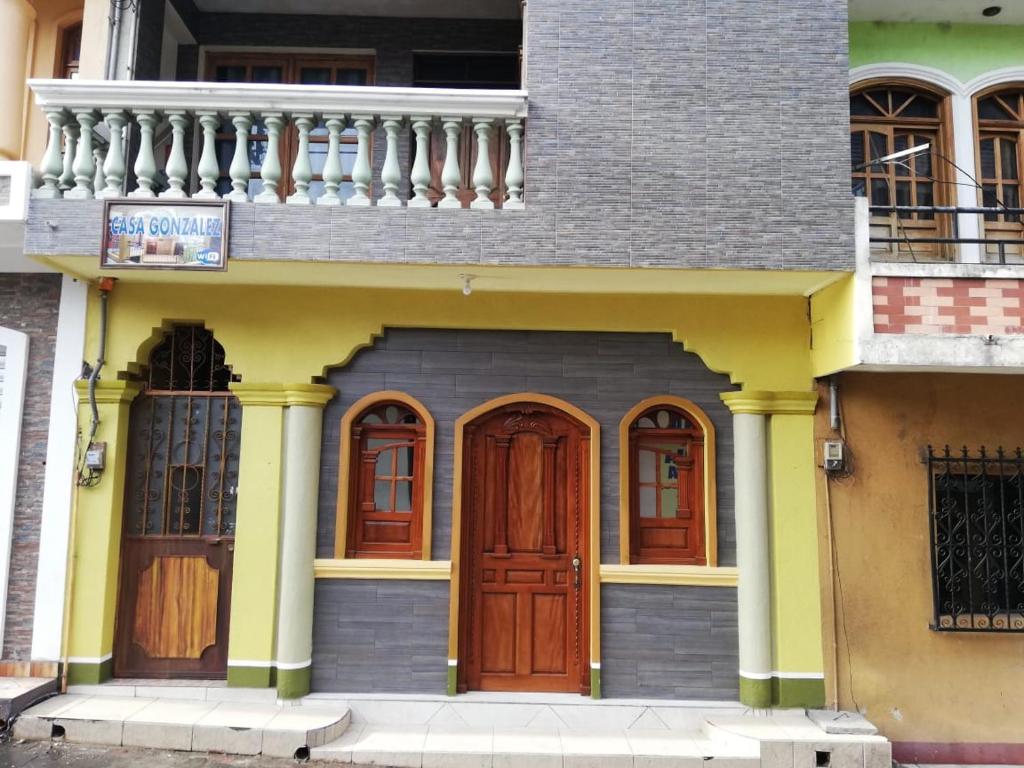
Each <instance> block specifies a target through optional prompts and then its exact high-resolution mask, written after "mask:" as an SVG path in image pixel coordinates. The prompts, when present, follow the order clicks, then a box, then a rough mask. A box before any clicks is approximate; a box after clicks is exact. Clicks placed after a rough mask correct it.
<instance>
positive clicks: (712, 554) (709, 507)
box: [619, 395, 718, 568]
mask: <svg viewBox="0 0 1024 768" xmlns="http://www.w3.org/2000/svg"><path fill="white" fill-rule="evenodd" d="M656 405H670V406H674V407H675V408H679V409H680V410H682V411H686V412H687V413H688V414H690V415H691V416H693V418H694V420H695V421H696V422H697V423H698V424H700V427H701V429H703V430H704V554H705V556H706V557H707V567H709V568H714V567H716V566H717V565H718V482H717V480H716V478H715V456H716V450H717V449H716V446H715V425H714V424H712V423H711V419H709V418H708V415H707V414H706V413H704V410H703V409H702V408H701V407H700V406H699V405H697V404H696V403H695V402H693V401H692V400H687V399H686V398H684V397H675V396H674V395H657V396H655V397H648V398H646V399H644V400H641V401H640V402H639V403H637V404H636V405H634V406H633V407H632V408H630V409H629V410H628V411H627V412H626V415H625V416H623V417H622V421H620V422H619V563H620V564H621V565H629V564H630V562H629V553H630V546H629V545H630V541H629V425H630V424H632V423H633V422H634V421H635V420H636V418H637V417H638V416H639V415H640V414H641V413H643V412H644V411H646V410H647V409H648V408H653V407H654V406H656Z"/></svg>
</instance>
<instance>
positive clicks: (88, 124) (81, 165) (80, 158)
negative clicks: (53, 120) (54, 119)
mask: <svg viewBox="0 0 1024 768" xmlns="http://www.w3.org/2000/svg"><path fill="white" fill-rule="evenodd" d="M74 112H75V119H76V120H77V121H78V131H79V134H78V147H77V149H76V150H75V164H74V171H75V188H74V189H71V190H68V192H67V194H66V195H64V197H66V198H69V199H72V200H91V199H92V184H93V176H95V175H96V164H95V162H94V161H93V159H92V127H93V126H94V125H95V124H96V116H95V115H94V114H93V113H92V111H91V110H88V109H80V110H74Z"/></svg>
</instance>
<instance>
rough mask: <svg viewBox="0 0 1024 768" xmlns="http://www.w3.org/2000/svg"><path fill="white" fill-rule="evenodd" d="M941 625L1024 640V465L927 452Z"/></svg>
mask: <svg viewBox="0 0 1024 768" xmlns="http://www.w3.org/2000/svg"><path fill="white" fill-rule="evenodd" d="M928 478H929V484H930V488H929V505H928V510H929V523H930V533H931V559H932V587H933V596H934V603H935V606H934V608H935V617H934V622H933V624H932V629H934V630H937V631H940V632H1024V458H1022V454H1021V448H1017V449H1015V450H1013V451H1005V450H1003V449H1002V448H997V449H996V451H995V453H994V454H992V453H991V452H989V451H986V449H985V448H984V446H982V447H981V448H979V449H978V450H977V451H976V452H975V453H973V454H972V452H971V451H970V450H969V449H968V448H967V447H966V446H965V447H963V448H962V449H961V450H960V451H959V452H954V451H951V450H950V448H949V446H948V445H947V446H946V447H945V448H944V449H943V450H942V451H939V452H937V451H935V450H933V449H932V446H928Z"/></svg>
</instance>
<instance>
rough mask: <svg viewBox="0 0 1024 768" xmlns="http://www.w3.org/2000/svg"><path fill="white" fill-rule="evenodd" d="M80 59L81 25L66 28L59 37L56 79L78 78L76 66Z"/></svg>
mask: <svg viewBox="0 0 1024 768" xmlns="http://www.w3.org/2000/svg"><path fill="white" fill-rule="evenodd" d="M81 58H82V24H81V22H79V23H78V24H73V25H72V26H70V27H66V28H65V29H64V30H63V32H61V35H60V59H59V60H58V61H57V77H60V78H63V79H65V80H75V79H77V78H78V64H79V60H80V59H81Z"/></svg>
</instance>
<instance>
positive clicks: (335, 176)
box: [316, 115, 345, 205]
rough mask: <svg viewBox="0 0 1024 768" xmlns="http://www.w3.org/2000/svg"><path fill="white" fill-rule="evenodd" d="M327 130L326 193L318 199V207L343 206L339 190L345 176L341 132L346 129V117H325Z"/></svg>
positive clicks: (324, 174)
mask: <svg viewBox="0 0 1024 768" xmlns="http://www.w3.org/2000/svg"><path fill="white" fill-rule="evenodd" d="M324 126H326V128H327V159H326V160H325V161H324V173H323V176H324V193H323V194H322V195H320V197H318V198H317V199H316V204H317V205H341V198H340V197H338V188H339V187H340V186H341V182H342V181H344V179H345V175H344V173H343V172H342V168H341V132H342V131H343V130H344V129H345V116H344V115H324Z"/></svg>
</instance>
